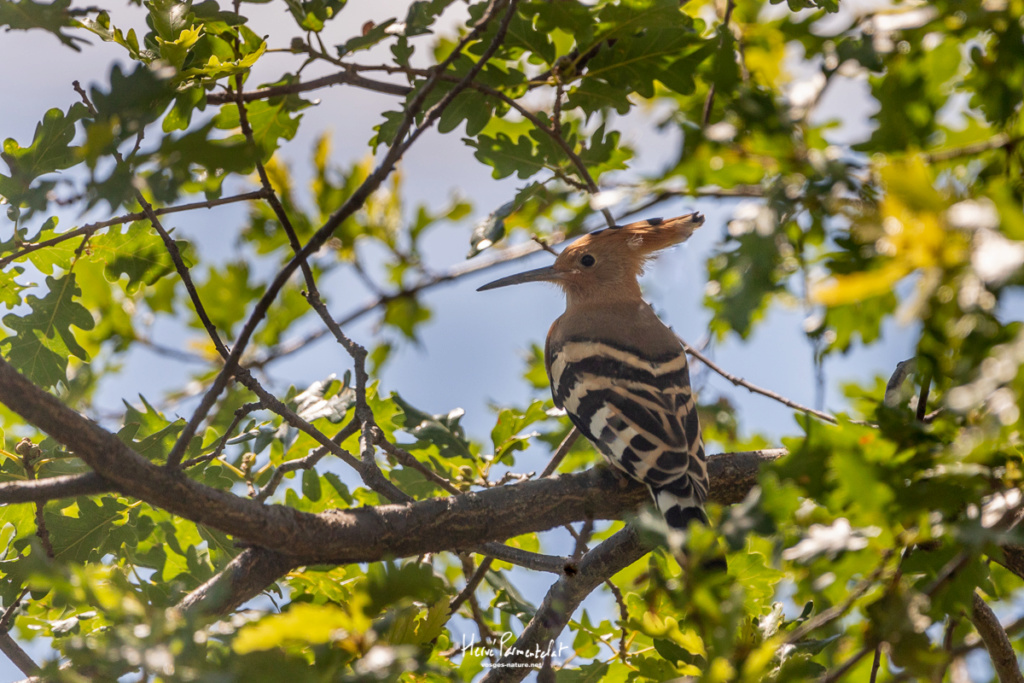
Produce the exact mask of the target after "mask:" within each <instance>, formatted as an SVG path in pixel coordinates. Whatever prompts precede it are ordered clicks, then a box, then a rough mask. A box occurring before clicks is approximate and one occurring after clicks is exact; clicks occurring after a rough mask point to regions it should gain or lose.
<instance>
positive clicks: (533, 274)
mask: <svg viewBox="0 0 1024 683" xmlns="http://www.w3.org/2000/svg"><path fill="white" fill-rule="evenodd" d="M561 278H562V275H561V273H559V272H558V271H556V270H555V268H554V266H546V267H544V268H536V269H534V270H527V271H526V272H523V273H516V274H515V275H509V276H508V277H503V278H501V279H498V280H495V281H494V282H488V283H487V284H486V285H484V286H483V287H477V290H476V291H478V292H483V291H486V290H488V289H497V288H498V287H508V286H509V285H518V284H522V283H524V282H554V281H556V280H560V279H561Z"/></svg>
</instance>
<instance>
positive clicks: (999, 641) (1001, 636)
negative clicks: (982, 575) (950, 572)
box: [971, 591, 1024, 683]
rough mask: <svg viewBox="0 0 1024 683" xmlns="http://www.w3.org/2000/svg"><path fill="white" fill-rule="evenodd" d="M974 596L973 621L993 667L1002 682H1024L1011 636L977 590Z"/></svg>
mask: <svg viewBox="0 0 1024 683" xmlns="http://www.w3.org/2000/svg"><path fill="white" fill-rule="evenodd" d="M973 597H974V604H973V609H972V610H971V623H973V624H974V628H976V629H977V630H978V635H980V636H981V640H982V641H983V642H984V643H985V649H987V650H988V656H989V658H990V659H991V660H992V668H994V669H995V670H996V675H998V676H999V681H1000V683H1024V675H1021V671H1020V665H1019V664H1018V663H1017V653H1016V652H1014V649H1013V645H1012V644H1011V643H1010V638H1009V636H1007V635H1006V631H1005V630H1003V627H1002V625H1001V624H1000V623H999V619H998V618H997V617H996V615H995V612H993V611H992V608H991V607H989V606H988V603H986V602H985V601H984V600H983V599H982V598H981V596H980V595H978V592H977V591H975V592H974V596H973Z"/></svg>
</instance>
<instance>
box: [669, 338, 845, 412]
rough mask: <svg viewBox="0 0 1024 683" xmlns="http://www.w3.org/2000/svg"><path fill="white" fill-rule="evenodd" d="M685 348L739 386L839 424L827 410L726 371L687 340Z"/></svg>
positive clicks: (684, 344)
mask: <svg viewBox="0 0 1024 683" xmlns="http://www.w3.org/2000/svg"><path fill="white" fill-rule="evenodd" d="M683 348H685V349H686V353H688V354H690V355H691V356H693V357H694V358H696V359H697V360H699V361H700V362H701V363H703V364H704V365H706V366H708V368H710V369H711V370H713V371H715V372H717V373H718V374H719V375H721V376H722V377H724V378H726V379H727V380H729V381H730V382H732V383H733V384H734V385H736V386H738V387H743V388H745V389H748V390H749V391H752V392H753V393H755V394H761V395H762V396H767V397H768V398H770V399H772V400H775V401H778V402H779V403H781V404H782V405H784V406H787V407H789V408H793V409H794V410H799V411H801V412H804V413H807V414H808V415H813V416H814V417H816V418H818V419H819V420H824V421H825V422H831V423H832V424H837V423H838V421H837V420H836V418H835V417H834V416H832V415H829V414H828V413H826V412H822V411H820V410H815V409H814V408H809V407H807V406H805V405H801V404H799V403H797V402H796V401H792V400H790V399H788V398H786V397H785V396H783V395H782V394H777V393H775V392H774V391H772V390H770V389H764V388H762V387H759V386H757V385H756V384H753V383H751V382H748V381H747V380H745V379H743V378H742V377H737V376H736V375H733V374H730V373H728V372H726V371H725V370H723V369H722V368H721V367H719V366H718V365H716V364H715V363H714V362H712V361H711V359H710V358H708V357H707V356H705V355H704V354H703V353H701V352H700V351H698V350H697V349H695V348H693V347H692V346H690V345H689V344H687V343H686V342H683Z"/></svg>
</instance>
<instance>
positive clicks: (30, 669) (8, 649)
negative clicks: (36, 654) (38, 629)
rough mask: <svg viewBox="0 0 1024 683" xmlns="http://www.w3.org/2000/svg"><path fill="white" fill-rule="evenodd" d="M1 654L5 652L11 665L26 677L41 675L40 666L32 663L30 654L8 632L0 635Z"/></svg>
mask: <svg viewBox="0 0 1024 683" xmlns="http://www.w3.org/2000/svg"><path fill="white" fill-rule="evenodd" d="M0 652H3V653H4V654H5V655H6V656H7V658H8V659H9V660H11V663H13V664H14V666H16V667H18V670H19V671H21V673H23V674H25V675H26V676H34V675H36V674H37V673H39V665H38V664H36V663H35V662H34V661H32V658H31V657H29V656H28V653H27V652H25V650H24V649H22V647H21V645H19V644H18V641H16V640H15V639H14V638H12V637H11V634H10V633H8V632H7V631H4V632H2V633H0Z"/></svg>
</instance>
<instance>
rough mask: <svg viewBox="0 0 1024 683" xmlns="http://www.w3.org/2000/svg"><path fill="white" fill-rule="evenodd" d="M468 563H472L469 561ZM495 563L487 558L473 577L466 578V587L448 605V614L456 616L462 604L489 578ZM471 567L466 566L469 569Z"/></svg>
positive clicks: (492, 559)
mask: <svg viewBox="0 0 1024 683" xmlns="http://www.w3.org/2000/svg"><path fill="white" fill-rule="evenodd" d="M467 562H470V561H469V560H467ZM493 562H494V558H491V557H485V558H484V561H483V562H481V563H480V566H479V567H477V568H476V570H475V571H474V572H473V574H472V575H470V576H467V577H466V587H465V588H463V589H462V591H461V592H460V593H459V594H458V595H456V596H455V598H454V599H453V600H452V601H451V602H450V603H449V604H448V612H449V613H451V614H455V612H456V611H457V610H458V609H459V607H461V606H462V603H464V602H465V601H466V599H467V598H469V596H470V595H472V594H473V593H475V592H476V588H477V586H479V585H480V582H481V581H483V580H484V577H485V576H487V572H489V571H491V564H492V563H493ZM469 566H470V565H466V567H467V568H468V567H469Z"/></svg>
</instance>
